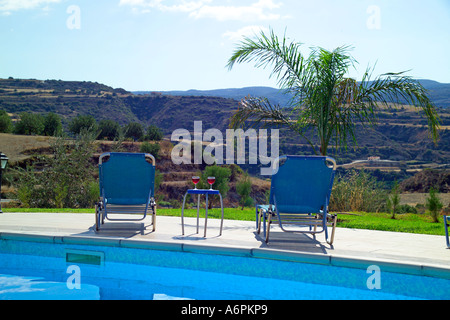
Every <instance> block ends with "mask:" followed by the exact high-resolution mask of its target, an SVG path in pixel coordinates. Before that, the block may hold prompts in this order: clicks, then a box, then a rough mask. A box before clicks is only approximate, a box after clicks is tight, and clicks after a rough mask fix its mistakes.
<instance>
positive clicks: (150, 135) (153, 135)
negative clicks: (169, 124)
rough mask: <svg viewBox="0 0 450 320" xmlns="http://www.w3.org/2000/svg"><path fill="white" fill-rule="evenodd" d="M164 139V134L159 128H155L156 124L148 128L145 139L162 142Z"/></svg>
mask: <svg viewBox="0 0 450 320" xmlns="http://www.w3.org/2000/svg"><path fill="white" fill-rule="evenodd" d="M163 137H164V134H163V133H162V131H161V129H160V128H159V127H157V126H155V125H154V124H151V125H149V126H148V128H147V134H146V136H145V139H148V140H152V141H160V140H161V139H162V138H163Z"/></svg>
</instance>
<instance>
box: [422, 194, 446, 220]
mask: <svg viewBox="0 0 450 320" xmlns="http://www.w3.org/2000/svg"><path fill="white" fill-rule="evenodd" d="M443 206H444V205H443V204H442V202H441V200H440V199H439V197H438V195H437V191H436V189H435V188H430V193H429V197H428V198H427V199H426V207H427V209H428V211H430V214H431V217H432V218H433V222H439V212H440V211H441V209H442V208H443Z"/></svg>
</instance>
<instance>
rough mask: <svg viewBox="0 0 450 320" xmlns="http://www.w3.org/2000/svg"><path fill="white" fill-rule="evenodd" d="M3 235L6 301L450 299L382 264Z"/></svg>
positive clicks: (448, 288) (441, 282)
mask: <svg viewBox="0 0 450 320" xmlns="http://www.w3.org/2000/svg"><path fill="white" fill-rule="evenodd" d="M0 238H1V240H0V299H85V300H91V299H92V300H96V299H102V300H110V299H121V300H122V299H148V300H158V299H165V300H166V299H195V300H267V299H269V300H270V299H276V300H297V299H314V300H316V299H388V300H390V299H448V297H449V294H450V280H449V279H442V278H437V277H425V276H418V275H411V274H401V273H394V272H387V271H384V269H385V267H384V266H380V267H379V270H378V271H379V273H378V274H376V267H377V266H376V267H375V269H374V270H375V271H373V272H370V270H373V269H369V271H368V270H367V268H346V267H337V266H330V265H323V264H316V263H303V262H294V261H284V260H289V259H287V258H286V259H284V258H283V259H282V260H279V259H277V260H274V259H265V258H255V257H249V256H246V254H245V251H240V250H239V249H236V250H234V251H233V250H231V251H223V252H219V253H220V254H211V253H212V252H214V250H217V248H203V249H201V250H193V246H192V247H191V249H192V250H189V248H188V247H186V248H185V250H184V251H179V250H178V249H179V245H172V244H158V243H153V244H151V245H150V246H149V245H148V244H147V243H142V242H124V241H122V242H121V245H117V243H116V244H115V245H112V244H111V241H109V240H104V242H103V243H102V240H101V239H100V241H99V242H98V243H97V245H93V244H92V241H91V240H90V239H71V240H70V239H62V238H60V239H58V238H56V237H48V238H45V237H44V238H42V237H41V238H35V237H28V238H27V239H25V240H26V241H24V239H21V238H20V237H4V236H2V237H0ZM69 240H70V241H69ZM70 242H72V243H70ZM89 243H90V244H89ZM149 247H150V248H149ZM189 251H192V252H189ZM195 251H196V252H195ZM291 260H292V259H291Z"/></svg>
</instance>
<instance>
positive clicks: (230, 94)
mask: <svg viewBox="0 0 450 320" xmlns="http://www.w3.org/2000/svg"><path fill="white" fill-rule="evenodd" d="M419 82H420V83H421V84H422V86H423V87H424V88H425V89H426V90H428V92H429V95H430V97H431V99H432V100H433V101H434V103H435V104H436V106H437V107H439V108H450V83H440V82H437V81H432V80H419ZM134 93H136V94H149V93H150V92H147V91H137V92H134ZM162 94H165V95H173V96H207V97H223V98H231V99H235V100H238V101H240V100H241V99H242V98H244V97H246V96H247V95H251V96H255V97H266V98H267V99H269V101H272V103H274V104H280V105H281V106H285V105H287V104H288V102H289V99H290V96H289V95H286V94H285V93H284V92H283V91H282V90H279V89H275V88H271V87H247V88H235V89H216V90H187V91H164V92H162Z"/></svg>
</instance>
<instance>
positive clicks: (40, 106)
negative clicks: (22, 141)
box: [0, 79, 450, 170]
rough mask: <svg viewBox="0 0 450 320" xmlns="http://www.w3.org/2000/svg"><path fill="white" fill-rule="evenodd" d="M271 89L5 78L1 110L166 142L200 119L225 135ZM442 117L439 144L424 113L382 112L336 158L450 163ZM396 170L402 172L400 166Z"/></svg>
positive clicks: (286, 142) (289, 139) (285, 144)
mask: <svg viewBox="0 0 450 320" xmlns="http://www.w3.org/2000/svg"><path fill="white" fill-rule="evenodd" d="M424 85H427V86H429V87H430V88H433V89H430V91H431V90H435V92H438V93H440V94H441V95H442V96H441V97H440V98H439V99H440V100H439V101H444V100H445V99H450V98H449V97H450V94H449V95H446V94H445V92H446V91H445V88H447V85H444V84H439V83H437V82H433V81H429V82H424ZM435 87H437V89H436V88H435ZM269 89H271V90H272V91H271V92H272V93H273V94H279V92H278V90H276V89H272V88H269ZM265 90H268V88H243V89H239V90H238V91H236V90H233V89H225V90H218V91H214V94H222V95H224V96H227V97H217V96H206V95H205V96H198V95H192V96H188V95H186V96H172V95H165V94H162V93H159V92H152V93H149V94H146V95H137V94H133V93H131V92H127V91H126V90H123V89H114V88H111V87H108V86H105V85H102V84H98V83H93V82H76V81H56V80H46V81H42V80H21V79H0V109H3V110H6V111H7V112H8V113H10V114H11V115H12V117H13V118H17V117H18V116H19V115H20V113H21V112H24V111H26V112H37V113H47V112H55V113H57V114H59V115H61V116H62V118H63V122H64V124H65V125H67V123H68V122H69V121H70V120H71V119H72V118H74V117H76V116H77V115H79V114H89V115H92V116H94V117H95V118H96V119H97V121H99V120H102V119H112V120H116V121H117V122H119V123H120V124H121V125H124V124H127V123H129V122H131V121H136V122H140V123H142V124H143V125H145V126H147V125H149V124H155V125H157V126H159V127H160V128H161V129H162V130H163V132H164V134H165V135H166V137H170V135H171V133H172V132H173V131H174V130H175V129H178V128H184V129H188V130H190V131H191V130H193V124H194V121H195V120H201V121H203V130H207V129H209V128H217V129H219V130H221V131H222V132H225V130H226V129H227V128H228V123H229V118H230V116H231V114H232V113H233V111H234V110H236V109H237V108H238V105H239V102H238V101H237V100H235V99H233V98H237V97H238V96H240V97H241V98H242V97H244V96H246V95H248V94H254V95H264V91H265ZM191 93H192V94H203V92H191ZM225 93H226V95H225ZM439 114H440V117H441V124H442V129H443V130H441V132H440V136H441V139H440V141H439V143H438V144H437V145H434V144H433V143H432V142H431V140H430V139H429V137H428V131H427V128H426V122H425V120H424V119H423V118H422V116H421V114H420V113H418V112H417V110H415V109H414V108H410V107H408V106H403V107H401V108H400V109H397V110H385V111H383V112H381V113H380V114H379V122H380V124H379V125H378V126H376V127H375V128H363V127H358V130H357V136H358V147H357V148H353V147H352V146H350V147H349V148H348V149H347V150H341V151H340V152H339V153H335V152H334V151H333V150H331V155H332V156H334V157H336V158H337V160H338V163H341V164H343V163H350V162H352V161H354V160H361V159H367V157H371V156H372V157H373V156H378V157H380V158H381V159H384V160H394V161H401V162H408V163H407V165H412V164H414V165H422V164H426V163H430V162H434V163H437V164H445V163H450V131H449V128H450V108H449V109H444V108H441V109H439ZM280 138H281V145H280V154H309V153H311V149H310V147H309V145H308V144H307V143H306V141H303V140H302V139H301V138H300V137H299V136H298V135H297V134H295V133H292V132H290V131H286V130H282V131H281V132H280ZM404 165H405V164H403V166H404ZM395 169H396V170H399V169H400V167H398V166H397V167H396V168H395Z"/></svg>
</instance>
